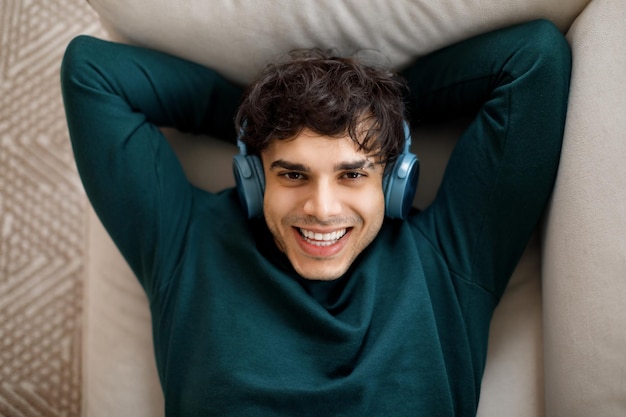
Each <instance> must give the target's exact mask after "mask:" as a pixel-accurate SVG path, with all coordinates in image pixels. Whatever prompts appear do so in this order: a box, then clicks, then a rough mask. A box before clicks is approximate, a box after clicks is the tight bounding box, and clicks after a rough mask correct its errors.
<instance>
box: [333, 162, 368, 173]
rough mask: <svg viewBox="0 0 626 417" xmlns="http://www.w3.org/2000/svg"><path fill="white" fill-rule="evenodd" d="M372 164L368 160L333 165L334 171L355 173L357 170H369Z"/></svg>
mask: <svg viewBox="0 0 626 417" xmlns="http://www.w3.org/2000/svg"><path fill="white" fill-rule="evenodd" d="M373 167H374V163H373V162H372V161H370V160H369V159H360V160H357V161H349V162H341V163H339V164H337V165H335V171H355V170H359V169H371V168H373Z"/></svg>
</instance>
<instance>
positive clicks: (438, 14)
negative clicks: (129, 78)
mask: <svg viewBox="0 0 626 417" xmlns="http://www.w3.org/2000/svg"><path fill="white" fill-rule="evenodd" d="M588 1H589V0H568V1H567V2H562V1H545V0H524V1H519V0H480V1H476V0H394V1H389V0H342V1H338V0H315V1H310V0H272V1H256V0H241V1H234V0H213V1H197V0H196V1H194V0H179V1H169V0H133V1H127V0H90V3H91V4H92V5H93V7H94V9H95V10H96V11H97V12H98V14H99V15H100V17H101V18H102V20H103V22H104V23H105V25H106V26H108V28H109V29H111V33H114V34H116V36H121V37H122V38H123V39H126V40H127V41H129V42H132V43H134V44H139V45H145V46H149V47H152V48H155V49H159V50H163V51H166V52H169V53H172V54H174V55H179V56H182V57H183V58H187V59H190V60H193V61H197V62H199V63H201V64H204V65H206V66H209V67H211V68H213V69H215V70H217V71H218V72H220V73H222V74H223V75H225V76H227V77H229V78H231V79H233V80H235V81H239V82H247V81H250V80H251V79H252V78H254V76H255V75H256V74H257V72H258V70H259V69H260V68H261V67H262V66H263V65H264V64H265V63H266V62H267V61H268V60H269V59H271V58H272V57H274V56H275V55H276V54H283V53H284V52H286V51H289V50H291V49H294V48H305V47H311V46H318V47H323V48H337V50H338V51H340V52H341V53H352V52H354V51H355V50H359V49H363V48H371V49H375V50H379V51H381V52H383V54H384V55H385V56H386V57H387V58H388V59H389V63H390V65H391V66H394V67H402V66H404V65H406V64H407V63H408V62H410V61H411V60H412V59H413V58H414V57H415V56H417V55H421V54H424V53H426V52H429V51H432V50H434V49H437V48H440V47H442V46H444V45H446V44H450V43H452V42H454V41H458V40H461V39H462V38H466V37H469V36H470V35H472V34H477V33H480V32H485V31H487V30H490V29H495V28H496V27H502V26H506V25H510V24H513V23H516V22H521V21H525V20H531V19H535V18H547V19H550V20H552V21H553V22H554V23H555V24H556V25H557V26H558V27H559V28H561V29H562V30H563V31H565V30H566V29H567V27H569V25H570V24H571V22H572V21H573V20H574V18H575V17H576V15H578V13H580V11H581V10H582V9H583V8H584V6H585V5H586V4H587V3H588Z"/></svg>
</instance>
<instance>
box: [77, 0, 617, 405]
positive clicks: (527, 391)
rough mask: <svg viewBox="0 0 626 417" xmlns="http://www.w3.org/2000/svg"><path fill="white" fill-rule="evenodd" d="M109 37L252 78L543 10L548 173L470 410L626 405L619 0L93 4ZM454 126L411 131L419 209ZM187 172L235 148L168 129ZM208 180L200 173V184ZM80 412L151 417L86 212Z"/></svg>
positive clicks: (111, 278) (219, 174)
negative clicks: (287, 65) (309, 53)
mask: <svg viewBox="0 0 626 417" xmlns="http://www.w3.org/2000/svg"><path fill="white" fill-rule="evenodd" d="M90 3H91V5H92V6H93V8H94V9H95V10H96V11H97V13H98V14H99V16H100V17H101V19H102V24H103V26H104V27H105V28H107V30H108V33H109V36H110V37H111V38H112V39H116V40H123V41H126V42H131V43H135V44H140V45H146V46H150V47H154V48H157V49H161V50H164V51H167V52H170V53H173V54H177V55H180V56H183V57H185V58H188V59H192V60H195V61H198V62H200V63H202V64H205V65H207V66H211V67H213V68H215V69H217V70H219V71H221V72H222V73H223V74H225V75H226V76H228V77H230V78H232V79H234V80H236V81H239V82H246V81H249V80H250V79H251V78H252V77H253V76H254V74H255V72H256V71H257V70H258V69H259V68H260V67H261V66H262V65H263V64H264V63H265V62H266V61H267V60H268V59H269V58H271V57H272V56H273V55H275V54H277V53H282V52H284V51H286V50H289V49H292V48H294V47H307V46H322V47H336V48H338V49H339V50H340V51H344V52H352V51H353V50H355V49H359V48H375V49H379V50H380V51H382V52H383V53H384V54H385V55H386V56H387V57H388V59H389V63H390V65H393V66H396V67H402V66H403V65H406V64H407V63H408V62H409V61H410V60H411V59H412V58H413V57H415V56H419V55H423V54H425V53H426V52H428V51H431V50H433V49H436V48H438V47H441V46H444V45H446V44H449V43H452V42H454V41H457V40H460V39H462V38H464V37H467V36H470V35H472V34H476V33H479V32H483V31H486V30H489V29H492V28H496V27H500V26H504V25H509V24H512V23H515V22H520V21H524V20H529V19H534V18H540V17H541V18H548V19H550V20H552V21H553V22H554V23H555V24H557V26H558V27H559V28H560V29H561V30H562V31H563V32H564V33H566V34H567V39H568V40H569V42H570V44H571V47H572V51H573V59H574V61H573V62H574V64H573V78H572V84H571V99H570V105H569V112H568V118H567V125H566V130H565V141H564V148H563V155H562V160H561V166H560V171H559V175H558V179H557V184H556V188H555V191H554V195H553V199H552V202H551V205H550V208H549V210H548V212H547V213H546V216H545V221H544V224H543V227H541V228H540V229H539V230H537V233H536V235H535V237H534V238H533V240H532V241H531V243H530V244H529V246H528V249H527V251H526V253H525V255H524V257H523V259H522V260H521V262H520V264H519V266H518V268H517V270H516V272H515V274H514V277H513V279H512V281H511V283H510V285H509V287H508V289H507V292H506V294H505V296H504V298H503V300H502V303H501V304H500V306H499V307H498V309H497V311H496V316H495V318H494V321H493V323H492V336H491V340H490V346H489V355H488V363H487V369H486V372H485V376H484V383H483V391H482V397H481V401H480V406H479V415H480V416H482V417H495V416H499V417H501V416H509V417H511V416H519V417H535V416H544V415H545V416H563V417H576V416H580V417H589V416H601V417H609V416H615V417H618V416H619V417H623V416H626V303H625V302H624V299H626V164H624V162H623V161H624V159H626V133H624V132H626V24H625V22H626V2H625V1H624V0H591V1H589V0H412V1H409V0H280V1H279V0H274V1H271V2H270V1H267V2H261V1H255V0H249V1H234V0H231V1H229V0H214V1H211V2H208V1H205V2H199V1H191V0H179V1H167V0H159V1H157V0H150V1H149V0H90ZM462 127H463V126H462V125H453V126H447V127H444V128H440V129H436V130H435V129H431V130H428V131H427V130H421V131H419V132H415V137H416V138H417V139H416V140H415V141H414V142H415V143H414V148H415V149H414V150H415V151H416V152H417V153H418V154H419V155H420V159H421V160H422V164H423V171H422V174H421V179H420V184H419V189H418V197H417V199H416V204H417V205H418V206H424V205H425V204H428V202H429V201H430V200H431V199H432V197H433V194H434V192H435V190H436V188H437V185H438V183H439V180H440V177H441V173H442V172H443V166H444V164H445V159H446V157H447V155H448V153H449V151H450V149H451V147H452V146H453V145H454V137H455V135H456V134H457V133H458V131H459V129H461V128H462ZM169 136H170V137H171V141H172V145H173V146H174V148H175V150H176V151H177V153H178V154H179V156H180V158H181V160H182V161H183V165H184V166H185V168H186V171H187V174H188V176H189V178H190V180H191V181H192V182H194V183H196V184H199V185H200V186H202V187H205V188H207V189H212V190H215V189H219V188H222V187H224V186H227V185H232V184H233V180H232V174H231V156H232V155H233V154H234V153H235V148H234V147H231V146H228V145H224V144H221V143H218V142H215V141H213V140H211V139H208V138H199V137H183V136H182V135H180V134H178V133H176V132H169ZM207 178H211V181H208V180H207ZM88 224H89V230H88V236H87V245H88V249H87V251H88V254H89V265H88V268H87V277H86V303H85V332H84V352H85V353H84V362H83V363H84V367H83V369H84V374H83V377H84V384H85V390H84V393H83V413H84V415H86V416H88V417H95V416H133V417H141V416H158V415H162V401H163V399H162V395H161V392H160V388H159V384H158V380H157V376H156V370H155V366H154V358H153V356H152V344H151V333H150V317H149V311H148V308H147V302H146V299H145V296H144V295H143V293H142V292H141V289H140V287H139V285H138V284H137V283H136V282H135V280H134V278H133V276H132V274H131V273H130V270H129V269H128V267H127V266H126V265H125V263H124V261H123V260H122V258H121V257H120V255H119V253H118V252H117V250H116V249H115V247H114V246H113V245H112V243H111V241H110V240H109V239H108V236H107V235H106V233H105V232H104V230H103V229H102V227H101V225H100V224H99V222H98V220H97V218H96V217H95V215H93V213H90V214H89V221H88Z"/></svg>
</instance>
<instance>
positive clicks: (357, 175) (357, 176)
mask: <svg viewBox="0 0 626 417" xmlns="http://www.w3.org/2000/svg"><path fill="white" fill-rule="evenodd" d="M343 177H344V178H346V179H349V180H358V179H360V178H363V177H365V174H363V173H362V172H346V173H345V174H343Z"/></svg>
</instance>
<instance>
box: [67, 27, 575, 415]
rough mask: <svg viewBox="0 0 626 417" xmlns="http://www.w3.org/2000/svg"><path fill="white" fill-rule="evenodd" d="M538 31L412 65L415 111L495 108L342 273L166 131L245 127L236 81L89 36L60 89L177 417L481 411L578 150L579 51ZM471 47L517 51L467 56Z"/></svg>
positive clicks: (221, 131)
mask: <svg viewBox="0 0 626 417" xmlns="http://www.w3.org/2000/svg"><path fill="white" fill-rule="evenodd" d="M533 25H534V26H532V27H527V26H520V27H518V28H514V29H508V30H507V31H501V32H499V33H496V34H490V35H485V36H483V37H479V38H476V39H473V40H470V41H466V42H465V43H464V44H462V45H461V46H456V47H453V48H452V49H451V50H444V51H443V52H439V53H435V54H433V55H432V56H430V57H427V58H424V59H423V60H420V61H419V63H420V66H416V67H412V68H410V69H409V70H407V71H406V72H405V75H406V76H407V78H408V79H409V82H410V84H411V87H412V91H417V93H413V95H412V96H411V97H408V98H407V100H408V101H409V104H410V105H411V106H412V110H414V109H416V108H417V107H419V106H423V107H424V108H425V109H436V108H437V103H438V102H437V100H440V101H442V100H443V101H445V102H446V103H448V104H446V105H448V106H449V107H454V105H453V104H454V103H456V101H455V100H457V101H459V102H460V101H469V104H467V105H465V103H461V104H463V106H462V107H463V108H465V107H471V108H474V109H475V108H478V107H480V108H481V110H480V113H479V116H478V117H476V121H475V122H474V123H473V124H472V125H471V126H470V128H468V131H467V132H465V134H464V135H463V137H462V138H461V139H460V141H459V144H458V146H457V150H456V151H455V153H454V154H453V156H452V158H451V160H450V165H449V167H448V170H447V173H446V178H445V179H444V183H443V185H442V187H441V190H440V192H439V194H438V196H437V198H436V200H435V202H434V203H433V204H432V205H431V206H429V207H428V208H426V209H425V210H424V211H422V212H417V211H415V212H413V213H411V215H410V217H409V219H408V220H405V221H398V220H386V221H385V223H384V224H383V227H382V229H381V231H380V233H379V235H378V236H377V237H376V239H375V240H374V241H373V243H372V244H371V245H370V246H369V247H367V248H366V249H365V251H364V252H363V253H362V254H361V255H360V256H359V257H358V258H357V260H356V261H355V262H354V264H353V265H352V266H351V268H350V269H349V271H348V272H347V273H346V274H345V276H343V277H341V278H339V279H337V280H335V281H331V282H314V281H307V280H305V279H303V278H301V277H299V276H298V275H297V274H296V273H295V271H294V270H293V268H292V267H291V265H290V263H289V261H288V260H287V258H286V257H285V256H284V254H283V253H281V252H280V251H279V250H278V249H277V247H276V246H275V244H274V241H273V238H272V236H271V234H270V233H269V231H268V229H267V227H266V226H265V222H264V220H262V219H259V220H253V221H249V220H247V219H246V217H245V215H244V214H243V211H242V209H241V206H240V204H239V201H238V199H237V193H236V191H235V190H232V189H228V190H225V191H223V192H220V193H209V192H206V191H204V190H200V189H198V188H195V187H194V186H192V185H191V184H190V183H189V182H188V180H187V179H186V177H185V175H184V173H183V170H182V168H181V166H180V163H179V161H178V159H177V158H176V156H175V154H174V153H173V151H172V149H171V148H170V147H169V145H168V143H167V141H166V140H165V139H164V137H163V136H162V134H161V132H160V130H159V129H158V128H157V126H174V127H176V128H178V129H180V130H184V131H189V132H195V133H206V134H210V135H213V136H215V137H220V138H223V139H225V140H231V141H233V140H234V131H233V128H232V126H231V123H232V119H233V115H234V113H235V111H236V108H237V105H238V100H239V97H240V94H241V90H240V88H239V87H237V86H235V85H233V84H231V83H229V82H228V81H226V80H224V79H223V78H221V77H220V76H219V75H218V74H216V73H215V72H213V71H211V70H209V69H206V68H204V67H202V66H199V65H196V64H193V63H190V62H187V61H184V60H181V59H178V58H174V57H171V56H168V55H165V54H162V53H159V52H155V51H151V50H146V49H141V48H137V47H131V46H125V45H118V44H113V43H108V42H104V41H100V40H96V39H94V38H89V37H85V36H82V37H78V38H76V39H75V40H74V41H72V43H71V44H70V45H69V47H68V50H67V53H66V56H65V58H64V62H63V67H62V86H63V94H64V100H65V106H66V111H67V119H68V126H69V130H70V135H71V139H72V143H73V147H74V152H75V156H76V162H77V165H78V168H79V171H80V174H81V178H82V180H83V183H84V185H85V189H86V191H87V193H88V196H89V198H90V200H91V202H92V204H93V206H94V208H95V210H96V212H97V213H98V215H99V217H100V219H101V220H102V222H103V224H104V225H105V227H106V228H107V230H108V232H109V233H110V235H111V236H112V238H113V240H114V241H115V243H116V244H117V246H118V247H119V249H120V251H121V252H122V254H123V255H124V257H125V259H126V260H127V262H128V263H129V265H130V266H131V268H132V270H133V271H134V273H135V274H136V276H137V278H138V279H139V281H140V282H141V284H142V286H143V288H144V289H145V291H146V293H147V295H148V298H149V301H150V309H151V314H152V324H153V335H154V349H155V353H156V362H157V368H158V372H159V377H160V381H161V384H162V387H163V392H164V397H165V408H166V413H167V415H168V416H213V415H215V416H281V417H283V416H316V417H318V416H394V417H400V416H428V417H432V416H472V415H474V414H475V412H476V407H477V404H478V399H479V391H480V381H481V377H482V373H483V369H484V365H485V357H486V350H487V340H488V330H489V322H490V319H491V316H492V313H493V310H494V308H495V306H496V304H497V303H498V300H499V298H500V296H501V294H502V292H503V290H504V288H505V286H506V283H507V281H508V279H509V277H510V275H511V273H512V271H513V269H514V267H515V264H516V262H517V260H518V259H519V256H520V255H521V253H522V251H523V249H524V247H525V245H526V242H527V240H528V238H529V236H530V235H531V233H532V231H533V228H534V227H535V225H536V223H537V220H538V218H539V217H540V215H541V212H542V211H543V209H544V206H545V204H546V201H547V199H548V196H549V193H550V189H551V186H552V183H553V181H554V176H555V173H556V166H557V163H558V155H559V150H560V144H561V137H562V127H563V120H564V117H565V102H566V97H567V85H568V81H569V51H568V49H567V47H566V44H565V43H564V42H563V40H562V38H560V37H559V36H560V34H558V32H557V31H556V30H555V29H554V28H553V27H552V26H550V25H549V24H547V23H546V22H539V23H533ZM515 31H517V32H515ZM520 31H523V33H520ZM529 38H530V39H531V40H530V41H528V39H529ZM486 42H489V45H490V48H489V53H484V54H482V55H484V57H481V58H476V55H477V54H479V53H478V52H477V51H483V50H486V49H487V48H485V47H484V45H485V43H486ZM529 42H530V43H531V44H532V43H533V42H535V44H536V43H539V44H540V47H539V48H537V47H536V45H535V44H533V45H535V46H534V47H533V48H527V47H526V45H527V44H528V43H529ZM511 50H515V51H516V54H517V55H516V57H517V58H514V59H508V58H507V57H509V55H511V54H510V52H511ZM520 50H524V51H526V52H524V53H519V51H520ZM527 50H530V51H527ZM537 50H539V52H537ZM459 55H461V56H462V57H461V58H459V59H458V60H459V61H461V62H462V60H463V59H465V58H468V57H469V56H472V57H473V59H475V60H480V59H484V60H485V61H489V62H491V61H494V60H500V62H502V63H503V65H502V66H500V67H497V68H495V69H494V66H493V65H487V64H481V65H478V64H477V65H475V66H471V65H470V66H464V65H456V66H455V65H451V64H450V63H451V62H452V61H451V57H453V56H459ZM479 55H480V54H479ZM494 56H495V57H494ZM555 57H556V58H555ZM509 58H510V57H509ZM455 61H456V60H455ZM448 67H450V68H449V69H448ZM433 68H434V69H438V70H437V71H435V70H433ZM442 68H446V70H445V71H444V70H441V69H442ZM484 72H489V74H490V75H489V76H487V75H486V74H484ZM493 73H497V74H505V76H501V77H500V78H497V77H494V76H492V75H493ZM428 74H436V76H433V77H429V78H427V75H428ZM477 76H479V77H480V76H482V78H479V79H480V80H481V82H480V83H479V84H480V85H477V83H476V79H477ZM520 80H522V81H520ZM465 81H467V82H465ZM483 81H484V82H483ZM459 84H461V85H464V86H465V87H464V88H466V90H463V94H461V95H460V94H458V92H459V89H458V85H459ZM426 86H428V89H426ZM546 86H549V88H550V91H551V93H550V94H545V93H544V97H543V98H542V100H536V92H537V91H541V90H544V91H545V87H546ZM453 89H454V90H453ZM435 90H436V91H439V92H441V91H443V94H442V95H438V96H437V98H432V94H430V91H435ZM446 91H448V92H449V94H448V93H446ZM427 96H428V97H431V98H428V99H426V98H425V97H427ZM442 97H443V98H442ZM454 97H457V98H454ZM459 97H461V98H462V100H461V98H459ZM466 97H472V98H471V100H468V99H466ZM443 101H442V102H443ZM457 104H458V103H457ZM524 106H525V107H524ZM525 108H532V109H533V111H532V112H531V111H527V110H525ZM512 110H513V113H512V112H511V111H512ZM515 112H517V113H515ZM426 113H427V112H426V111H420V114H422V115H423V114H426ZM515 114H518V115H521V116H520V117H518V116H515ZM485 115H489V116H490V117H484V116H485ZM537 130H540V133H541V134H540V135H539V134H536V131H537ZM531 133H532V134H531Z"/></svg>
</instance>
